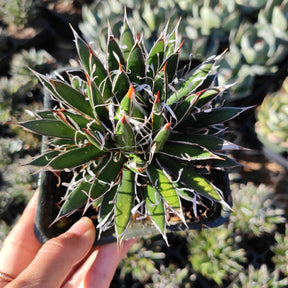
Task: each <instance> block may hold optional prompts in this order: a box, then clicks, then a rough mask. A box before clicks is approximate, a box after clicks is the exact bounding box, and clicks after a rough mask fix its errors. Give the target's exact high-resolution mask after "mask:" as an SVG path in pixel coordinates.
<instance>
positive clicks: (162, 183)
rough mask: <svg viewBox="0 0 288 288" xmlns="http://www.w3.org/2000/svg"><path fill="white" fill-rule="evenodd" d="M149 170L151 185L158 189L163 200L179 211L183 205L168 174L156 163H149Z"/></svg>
mask: <svg viewBox="0 0 288 288" xmlns="http://www.w3.org/2000/svg"><path fill="white" fill-rule="evenodd" d="M147 172H148V175H149V177H150V178H151V181H152V183H151V185H152V186H153V187H155V188H156V189H157V191H158V192H159V193H160V195H161V197H162V198H163V200H164V201H165V202H167V203H168V205H169V206H170V207H171V208H172V209H173V210H176V211H179V210H180V207H181V203H180V199H179V197H178V195H177V193H176V190H175V188H174V185H173V184H172V183H171V180H170V179H169V178H168V177H167V175H166V174H165V173H164V172H163V171H162V170H161V169H159V168H156V167H155V166H154V164H151V165H149V167H148V168H147Z"/></svg>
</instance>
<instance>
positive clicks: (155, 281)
mask: <svg viewBox="0 0 288 288" xmlns="http://www.w3.org/2000/svg"><path fill="white" fill-rule="evenodd" d="M189 273H190V271H189V268H188V267H185V268H183V269H180V268H177V267H176V266H174V265H172V264H170V265H169V266H168V267H165V266H164V265H161V266H160V269H159V272H158V273H154V274H152V276H151V279H152V283H151V284H147V285H145V288H162V287H165V288H190V287H195V286H194V285H193V282H194V280H195V279H196V276H195V274H192V275H189Z"/></svg>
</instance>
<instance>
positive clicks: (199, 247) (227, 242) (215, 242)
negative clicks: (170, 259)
mask: <svg viewBox="0 0 288 288" xmlns="http://www.w3.org/2000/svg"><path fill="white" fill-rule="evenodd" d="M189 236H190V237H189V238H188V248H189V251H190V254H189V261H190V263H191V265H192V268H193V270H194V271H195V272H196V273H199V274H201V275H203V276H204V277H205V278H207V279H211V280H213V281H215V282H216V283H217V284H218V285H219V286H221V285H222V284H223V281H224V279H229V278H231V279H233V278H235V275H238V274H239V272H241V271H243V269H244V267H243V266H242V265H241V263H242V264H243V263H245V262H246V256H245V251H244V249H241V248H239V247H238V246H237V243H236V242H235V241H234V240H235V235H234V234H233V233H232V232H231V230H230V229H227V228H225V229H223V228H221V229H220V228H219V227H218V228H216V229H213V230H206V229H203V230H202V231H200V232H199V231H192V233H191V234H190V235H189Z"/></svg>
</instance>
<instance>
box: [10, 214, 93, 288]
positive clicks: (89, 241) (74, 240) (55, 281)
mask: <svg viewBox="0 0 288 288" xmlns="http://www.w3.org/2000/svg"><path fill="white" fill-rule="evenodd" d="M95 236H96V232H95V228H94V225H93V223H92V221H91V220H90V219H89V218H87V217H83V218H81V219H80V220H79V221H78V222H76V223H75V224H74V225H73V226H72V227H71V228H70V229H69V230H68V231H67V232H65V233H64V234H62V235H60V236H58V237H57V238H53V239H50V240H49V241H47V242H46V243H45V244H44V245H43V246H42V248H41V249H40V250H39V252H38V254H37V255H36V257H35V258H34V260H33V261H32V263H31V264H30V265H29V266H28V267H27V269H25V270H24V271H23V272H22V273H21V274H20V275H19V276H18V277H17V278H16V279H15V280H14V281H13V282H11V283H10V285H11V287H13V288H17V287H19V288H20V287H22V288H23V287H41V288H46V287H47V288H48V287H49V288H50V287H60V286H61V284H62V283H63V281H64V280H65V278H66V276H67V275H68V274H69V272H70V270H71V269H72V268H73V266H74V265H75V264H77V263H78V262H79V261H81V259H83V258H84V257H85V255H87V253H88V252H89V251H90V249H91V248H92V245H93V242H94V240H95ZM30 285H31V286H30ZM6 287H9V285H8V286H6Z"/></svg>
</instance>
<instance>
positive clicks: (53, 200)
mask: <svg viewBox="0 0 288 288" xmlns="http://www.w3.org/2000/svg"><path fill="white" fill-rule="evenodd" d="M69 177H70V175H69V173H66V172H62V174H61V178H62V179H63V180H64V181H65V178H67V179H69ZM211 178H212V179H209V180H211V181H213V183H214V184H215V186H217V187H218V188H220V189H221V190H222V192H223V194H224V199H225V201H226V202H227V203H228V204H229V205H231V206H232V198H231V192H230V189H229V180H228V173H227V172H225V171H220V170H215V171H213V174H212V175H211ZM39 182H40V187H39V188H40V189H39V190H40V191H39V200H38V207H37V213H36V220H35V234H36V236H37V238H38V240H39V241H40V242H41V243H44V242H46V241H47V240H49V239H50V238H53V237H56V236H58V235H60V234H62V233H64V232H65V231H66V230H68V229H69V227H70V226H71V225H73V223H75V222H76V221H77V220H79V219H80V218H81V217H82V216H83V213H82V212H81V211H80V210H79V211H77V212H75V213H74V214H72V215H71V216H69V217H64V218H62V219H61V220H60V221H58V222H56V223H54V224H53V225H51V223H52V222H53V221H54V219H55V218H56V216H57V214H58V212H59V209H60V204H59V202H60V200H61V197H63V196H64V195H65V190H66V189H65V187H63V186H58V185H57V184H58V178H57V177H56V176H55V175H54V174H53V173H52V172H42V173H41V174H40V179H39ZM206 204H207V207H209V209H207V208H204V206H203V207H199V206H198V218H197V219H195V218H194V217H192V216H191V215H193V212H192V209H193V207H192V204H191V202H188V201H182V205H183V208H185V214H184V215H185V219H186V223H187V225H188V228H189V230H195V229H202V228H205V227H207V228H213V227H217V226H220V225H222V224H223V223H225V222H226V221H227V220H228V218H229V215H230V213H231V210H229V209H228V208H227V207H225V206H222V205H221V204H220V203H217V202H213V204H212V203H211V201H207V203H206ZM85 215H86V216H89V217H90V218H91V219H92V220H93V222H94V223H95V226H97V212H96V210H94V209H93V208H89V209H88V210H87V211H86V213H85ZM189 218H190V219H189ZM166 229H167V233H172V232H174V231H180V230H186V229H187V227H186V226H185V225H184V224H183V222H182V221H181V220H180V219H178V218H176V217H173V218H171V219H170V220H169V225H167V228H166ZM156 234H159V231H158V230H157V229H156V228H155V226H154V225H153V223H152V222H151V220H149V219H147V218H146V219H143V220H138V219H137V220H135V219H133V218H132V219H131V222H130V224H129V228H128V230H127V232H126V235H125V238H124V239H129V238H135V237H147V236H152V235H156ZM114 241H117V240H116V237H115V234H114V229H113V228H111V229H110V230H107V231H105V232H103V233H102V235H101V237H100V238H98V239H96V240H95V243H94V244H95V245H102V244H106V243H111V242H114Z"/></svg>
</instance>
